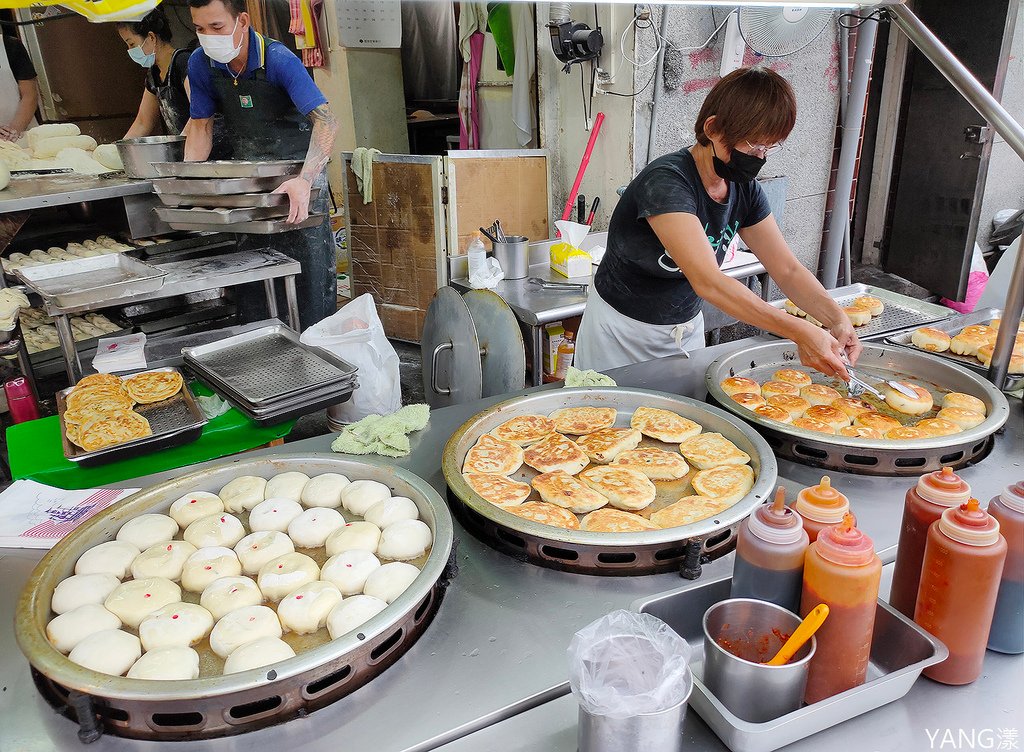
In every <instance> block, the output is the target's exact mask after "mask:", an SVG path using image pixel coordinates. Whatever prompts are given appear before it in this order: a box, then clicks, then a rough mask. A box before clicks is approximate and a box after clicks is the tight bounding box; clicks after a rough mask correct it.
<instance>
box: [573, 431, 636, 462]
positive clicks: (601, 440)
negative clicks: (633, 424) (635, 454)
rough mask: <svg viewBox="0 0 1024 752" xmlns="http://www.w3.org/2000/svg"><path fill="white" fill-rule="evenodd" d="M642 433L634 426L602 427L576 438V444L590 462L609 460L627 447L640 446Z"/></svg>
mask: <svg viewBox="0 0 1024 752" xmlns="http://www.w3.org/2000/svg"><path fill="white" fill-rule="evenodd" d="M642 438H643V434H641V433H640V432H639V431H637V430H636V429H635V428H602V429H601V430H600V431H594V433H588V434H587V435H586V436H580V437H579V438H578V439H576V444H577V445H578V446H579V447H580V449H582V450H583V451H584V452H586V453H587V456H588V457H589V458H590V459H591V461H592V462H601V463H605V462H611V461H612V460H613V459H615V458H616V457H618V456H619V455H620V454H622V453H623V452H625V451H626V450H627V449H636V448H637V447H638V446H640V440H641V439H642Z"/></svg>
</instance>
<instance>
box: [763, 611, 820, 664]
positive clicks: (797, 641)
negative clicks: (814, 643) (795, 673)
mask: <svg viewBox="0 0 1024 752" xmlns="http://www.w3.org/2000/svg"><path fill="white" fill-rule="evenodd" d="M826 618H828V606H826V605H825V604H824V603H819V604H818V605H817V606H815V607H814V608H812V609H811V610H810V613H808V614H807V616H805V617H804V620H803V621H802V622H800V626H799V627H797V628H796V631H795V632H793V634H792V636H790V638H789V639H788V640H786V644H785V645H783V646H782V648H781V649H780V650H779V652H778V653H776V654H775V657H774V658H772V659H771V660H770V661H768V663H767V665H769V666H785V665H786V664H787V663H789V661H790V659H791V658H792V657H793V656H794V655H796V652H797V651H798V650H799V649H800V648H801V647H803V645H804V643H805V642H807V641H808V640H809V639H811V637H813V636H814V633H815V632H817V631H818V627H820V626H821V625H822V624H823V623H824V622H825V619H826Z"/></svg>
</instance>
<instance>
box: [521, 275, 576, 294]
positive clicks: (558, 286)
mask: <svg viewBox="0 0 1024 752" xmlns="http://www.w3.org/2000/svg"><path fill="white" fill-rule="evenodd" d="M527 282H528V283H529V284H531V285H536V286H537V287H539V288H541V289H542V290H579V291H580V292H586V291H587V288H588V287H589V286H590V285H585V284H583V283H581V282H550V281H548V280H546V279H541V278H540V277H530V278H529V279H528V280H527Z"/></svg>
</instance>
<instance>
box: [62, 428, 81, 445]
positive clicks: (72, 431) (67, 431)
mask: <svg viewBox="0 0 1024 752" xmlns="http://www.w3.org/2000/svg"><path fill="white" fill-rule="evenodd" d="M64 435H65V436H67V437H68V441H70V442H71V443H72V444H74V445H75V446H77V447H80V446H82V445H81V444H79V443H78V442H79V441H81V440H82V438H81V437H80V436H79V435H78V426H76V425H75V424H74V423H65V424H64Z"/></svg>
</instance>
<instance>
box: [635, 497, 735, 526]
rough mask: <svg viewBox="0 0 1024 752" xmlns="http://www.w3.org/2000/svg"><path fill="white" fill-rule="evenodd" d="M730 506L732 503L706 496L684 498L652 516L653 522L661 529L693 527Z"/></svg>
mask: <svg viewBox="0 0 1024 752" xmlns="http://www.w3.org/2000/svg"><path fill="white" fill-rule="evenodd" d="M730 506H732V502H728V501H722V500H721V499H709V498H707V497H706V496H684V497H683V498H681V499H680V500H679V501H677V502H675V503H674V504H669V505H668V506H667V507H664V508H663V509H659V510H658V511H657V512H655V513H654V514H652V515H651V522H653V523H654V524H655V525H657V526H658V527H661V528H666V527H682V526H683V525H692V524H693V523H694V522H700V521H701V520H706V519H707V518H708V517H713V516H714V515H716V514H718V513H719V512H721V511H722V510H723V509H728V508H729V507H730Z"/></svg>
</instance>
